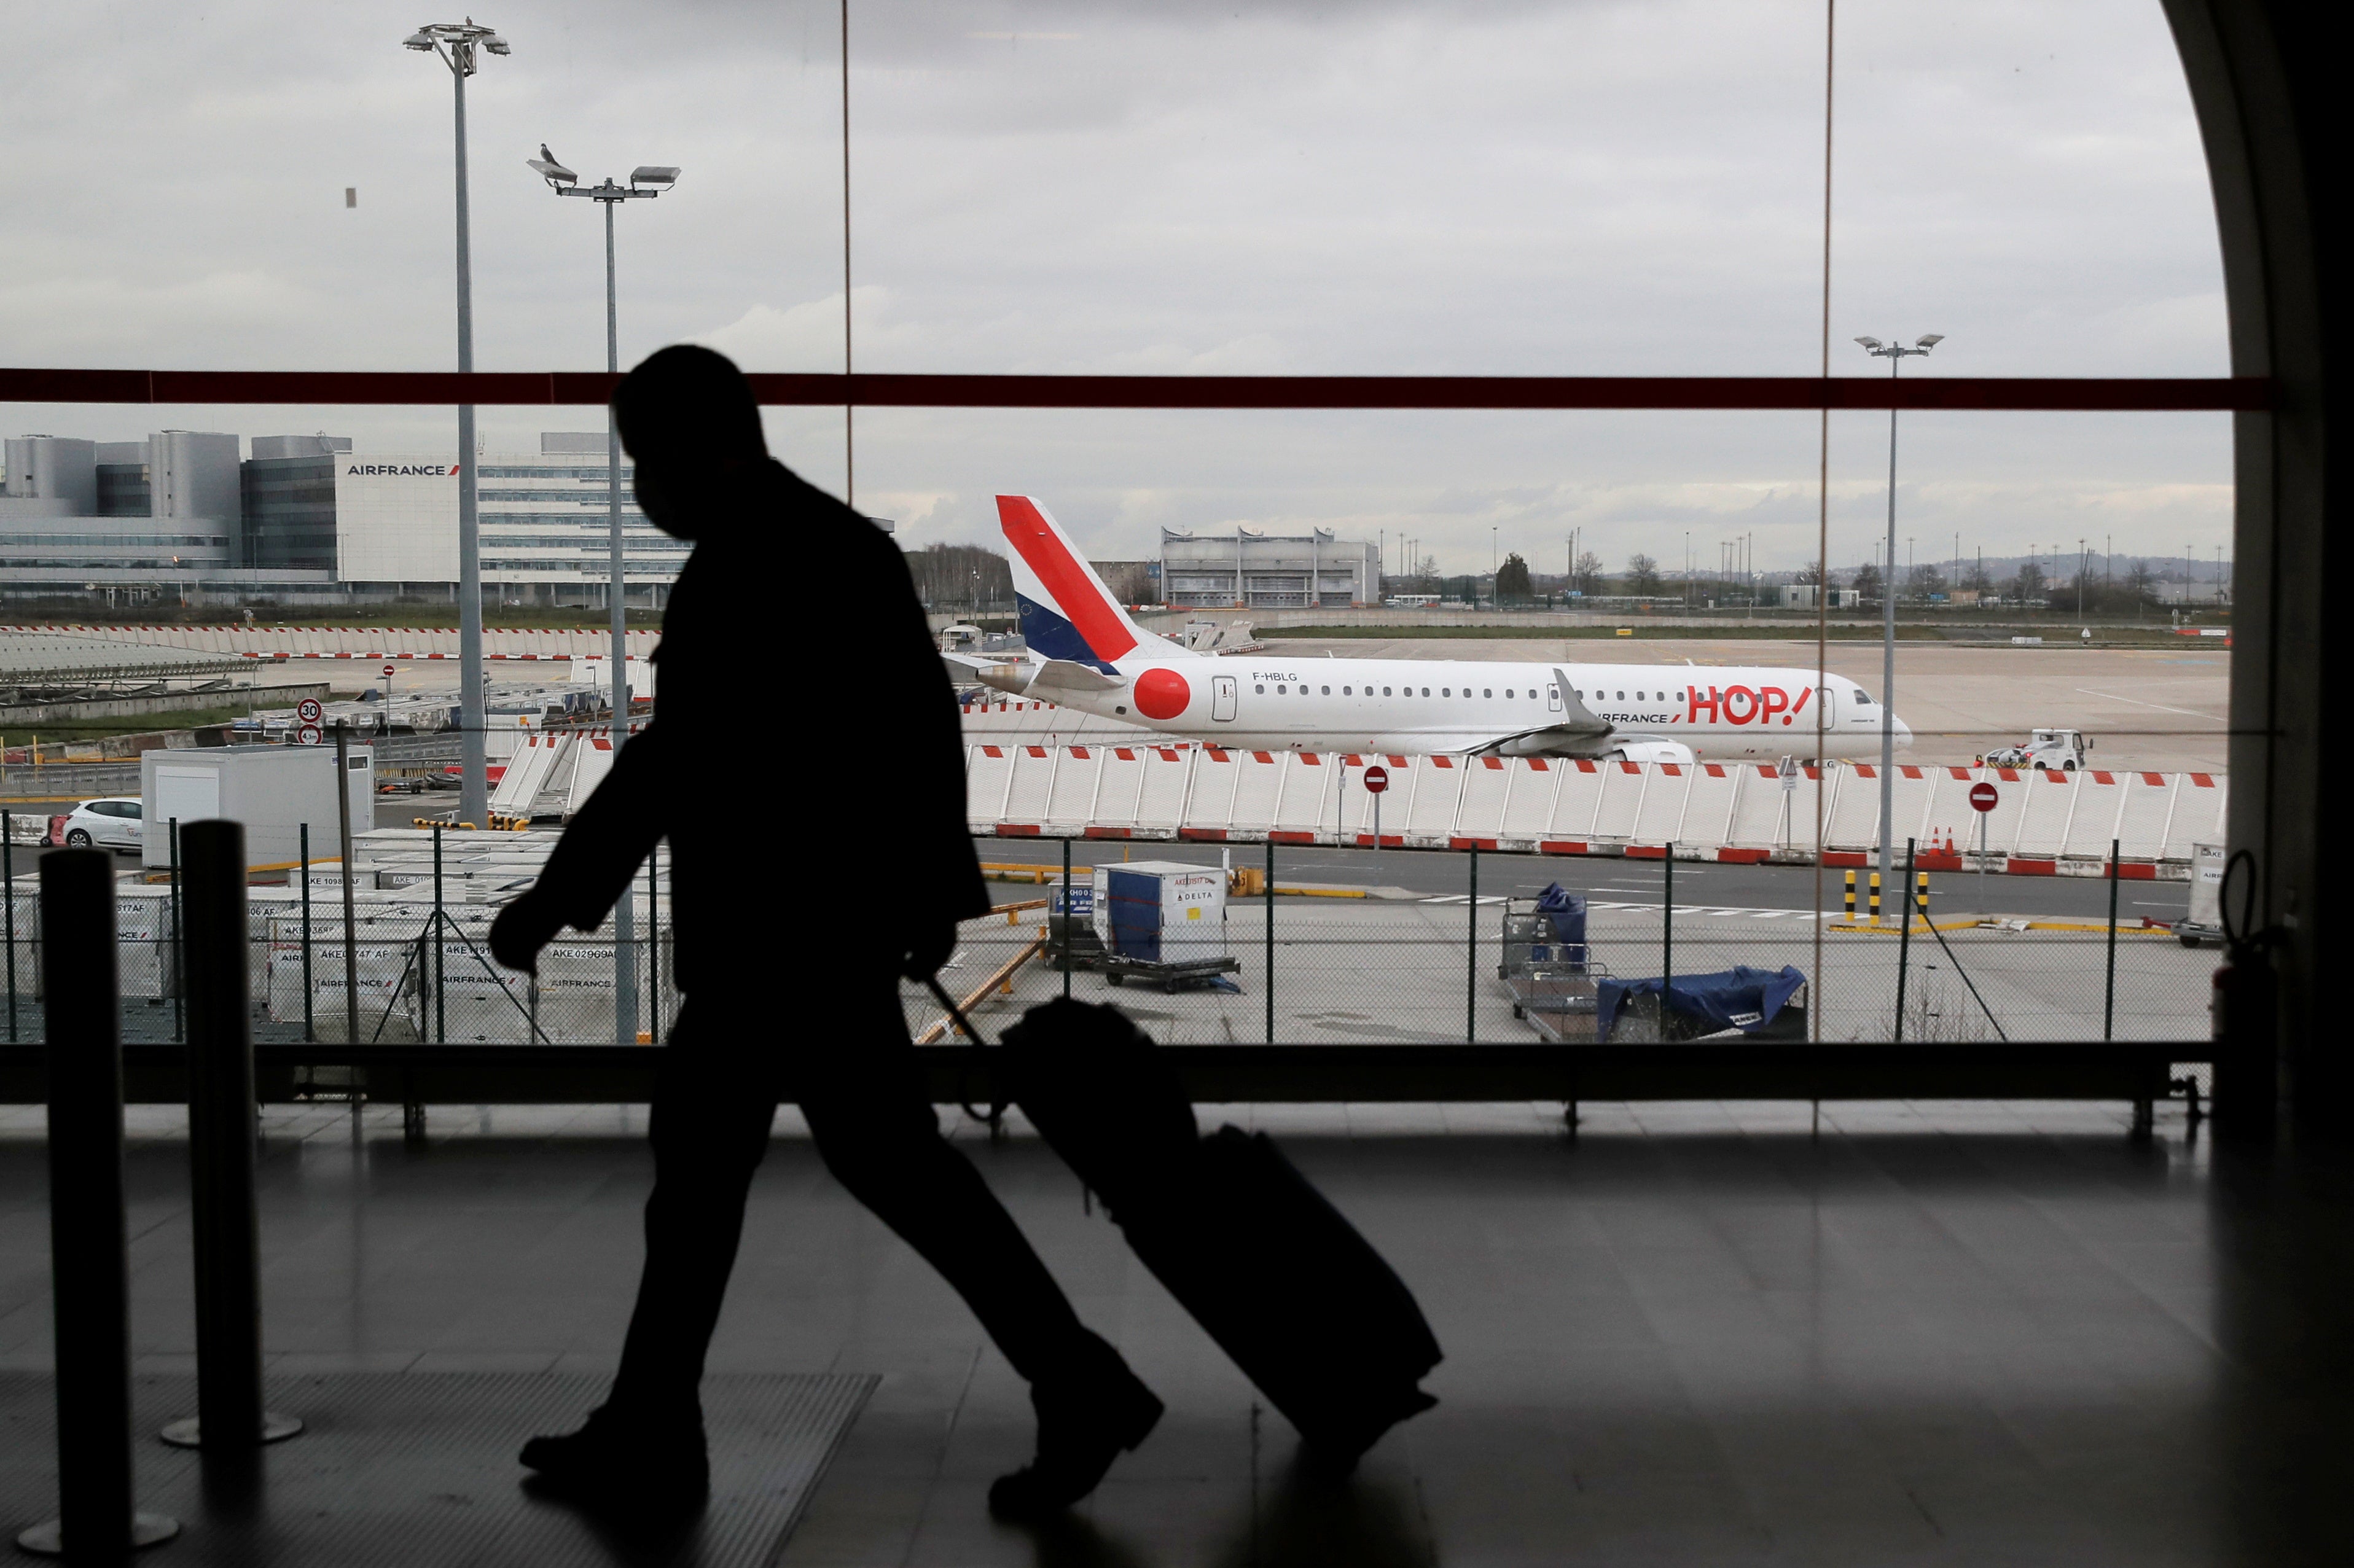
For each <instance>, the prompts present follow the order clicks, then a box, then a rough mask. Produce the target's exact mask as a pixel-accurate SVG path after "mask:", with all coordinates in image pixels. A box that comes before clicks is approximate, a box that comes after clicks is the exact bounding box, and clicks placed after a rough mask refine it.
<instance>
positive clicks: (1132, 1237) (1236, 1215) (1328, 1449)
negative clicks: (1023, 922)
mask: <svg viewBox="0 0 2354 1568" xmlns="http://www.w3.org/2000/svg"><path fill="white" fill-rule="evenodd" d="M935 990H936V991H937V990H938V988H937V987H935ZM941 1000H942V1001H947V998H946V996H945V994H943V995H942V997H941ZM950 1011H951V1012H954V1008H953V1006H951V1009H950ZM958 1022H960V1024H962V1023H963V1020H962V1018H961V1017H960V1018H959V1020H958ZM965 1032H966V1033H967V1034H968V1035H970V1036H971V1037H972V1038H973V1039H974V1040H975V1041H976V1042H978V1040H979V1038H980V1036H979V1035H977V1034H974V1033H973V1032H972V1030H971V1028H970V1025H965ZM1002 1049H1003V1051H1004V1053H1005V1063H1004V1065H1005V1067H1006V1069H1007V1074H1006V1075H1007V1078H1008V1080H1009V1083H1010V1086H1011V1089H1012V1094H1013V1101H1014V1103H1015V1104H1017V1105H1019V1106H1020V1107H1022V1110H1023V1114H1024V1115H1026V1116H1027V1117H1028V1118H1030V1120H1031V1121H1032V1122H1033V1123H1034V1125H1035V1126H1036V1127H1037V1128H1038V1130H1039V1132H1040V1134H1041V1135H1042V1136H1044V1138H1045V1139H1046V1141H1047V1142H1048V1143H1050V1144H1052V1145H1053V1146H1054V1148H1055V1152H1057V1153H1058V1154H1060V1155H1062V1157H1063V1159H1064V1160H1066V1162H1067V1163H1068V1164H1069V1165H1070V1167H1071V1169H1072V1170H1073V1171H1075V1172H1076V1173H1077V1175H1078V1177H1079V1179H1080V1180H1081V1181H1084V1182H1086V1183H1087V1186H1088V1187H1089V1188H1091V1189H1092V1190H1093V1191H1094V1192H1097V1194H1098V1195H1099V1196H1101V1197H1102V1199H1103V1200H1104V1203H1105V1205H1106V1207H1107V1208H1108V1209H1109V1210H1110V1212H1111V1214H1112V1217H1113V1219H1114V1220H1115V1221H1117V1222H1118V1223H1119V1226H1120V1229H1121V1231H1122V1232H1123V1233H1124V1234H1126V1235H1127V1238H1128V1243H1129V1246H1130V1248H1132V1249H1133V1250H1134V1252H1135V1253H1136V1255H1137V1256H1138V1257H1139V1258H1140V1260H1141V1261H1142V1262H1143V1264H1144V1266H1146V1267H1148V1268H1150V1270H1152V1272H1153V1274H1154V1276H1155V1277H1158V1278H1159V1279H1160V1281H1161V1284H1163V1285H1165V1286H1166V1287H1168V1288H1169V1291H1170V1293H1171V1294H1172V1295H1173V1296H1175V1297H1176V1298H1177V1299H1178V1300H1179V1301H1180V1302H1181V1303H1182V1304H1183V1306H1184V1308H1185V1309H1186V1310H1187V1311H1188V1312H1190V1313H1192V1314H1193V1319H1194V1320H1195V1321H1196V1322H1198V1323H1200V1324H1201V1325H1202V1327H1203V1328H1204V1330H1207V1331H1208V1333H1209V1335H1210V1337H1211V1338H1212V1339H1214V1340H1216V1341H1217V1342H1218V1345H1219V1347H1220V1348H1221V1349H1223V1350H1224V1351H1225V1352H1226V1353H1227V1354H1228V1355H1230V1356H1232V1357H1233V1358H1234V1360H1235V1364H1236V1365H1238V1366H1240V1367H1241V1368H1242V1370H1243V1371H1244V1372H1245V1373H1246V1374H1247V1375H1248V1376H1249V1378H1250V1380H1251V1381H1252V1382H1253V1383H1256V1384H1257V1385H1258V1388H1259V1390H1260V1392H1262V1393H1265V1394H1266V1395H1267V1400H1268V1402H1269V1403H1271V1404H1274V1406H1275V1407H1276V1408H1277V1409H1278V1410H1279V1411H1281V1412H1282V1413H1283V1414H1284V1416H1285V1417H1286V1418H1287V1419H1288V1420H1289V1421H1290V1422H1291V1424H1292V1425H1294V1426H1295V1427H1297V1428H1299V1434H1300V1436H1301V1437H1302V1438H1303V1439H1305V1440H1306V1442H1307V1444H1308V1446H1309V1449H1310V1454H1311V1455H1312V1456H1313V1457H1314V1458H1315V1460H1316V1462H1317V1463H1318V1464H1320V1466H1322V1467H1325V1468H1327V1469H1330V1470H1334V1471H1346V1470H1347V1469H1348V1468H1349V1467H1352V1466H1353V1465H1354V1464H1355V1463H1356V1461H1357V1458H1358V1457H1359V1456H1360V1455H1362V1454H1363V1452H1364V1451H1365V1450H1366V1449H1367V1448H1370V1447H1371V1446H1373V1444H1374V1442H1375V1441H1377V1440H1378V1439H1379V1438H1380V1437H1381V1436H1382V1434H1383V1433H1384V1432H1386V1431H1388V1430H1389V1428H1390V1427H1391V1426H1393V1425H1395V1424H1396V1423H1398V1422H1400V1421H1403V1420H1405V1418H1407V1417H1408V1416H1411V1415H1415V1414H1419V1413H1420V1412H1422V1411H1425V1410H1427V1409H1429V1408H1430V1407H1431V1406H1432V1405H1433V1404H1437V1400H1436V1399H1434V1398H1433V1397H1432V1396H1431V1395H1429V1394H1427V1393H1424V1392H1423V1391H1422V1390H1421V1389H1420V1388H1419V1387H1418V1386H1416V1385H1417V1384H1418V1383H1420V1382H1421V1380H1422V1378H1423V1377H1424V1376H1425V1375H1426V1373H1428V1372H1429V1371H1430V1370H1431V1368H1433V1367H1435V1366H1437V1364H1438V1361H1439V1359H1440V1356H1441V1354H1442V1352H1441V1351H1440V1350H1439V1348H1438V1341H1437V1339H1436V1338H1434V1337H1433V1335H1432V1334H1431V1331H1430V1325H1429V1324H1428V1323H1427V1322H1426V1321H1425V1319H1424V1318H1423V1315H1422V1309H1421V1308H1420V1307H1418V1306H1417V1305H1416V1302H1415V1299H1414V1296H1413V1293H1412V1292H1411V1291H1409V1290H1407V1288H1406V1287H1405V1282H1404V1281H1403V1280H1401V1279H1399V1278H1398V1277H1397V1274H1396V1271H1395V1270H1394V1269H1392V1268H1391V1267H1390V1266H1389V1265H1388V1264H1387V1263H1386V1262H1384V1260H1383V1258H1382V1255H1380V1254H1379V1253H1377V1252H1375V1251H1374V1250H1373V1247H1372V1246H1371V1245H1368V1244H1367V1242H1366V1241H1365V1239H1364V1237H1363V1236H1362V1235H1360V1234H1357V1230H1356V1227H1355V1226H1353V1225H1352V1224H1350V1223H1349V1222H1348V1220H1347V1219H1346V1218H1344V1217H1343V1216H1342V1215H1341V1212H1340V1211H1339V1210H1338V1209H1335V1208H1334V1207H1333V1206H1332V1205H1331V1202H1329V1201H1327V1200H1326V1199H1325V1197H1324V1195H1323V1194H1322V1193H1321V1192H1318V1191H1317V1190H1316V1188H1315V1187H1314V1186H1313V1185H1312V1184H1310V1182H1309V1181H1308V1180H1307V1178H1306V1177H1304V1176H1302V1175H1301V1174H1300V1173H1299V1170H1298V1169H1297V1168H1296V1167H1294V1166H1293V1165H1292V1163H1291V1161H1290V1160H1287V1159H1286V1158H1284V1155H1283V1151H1282V1150H1280V1149H1278V1148H1277V1147H1276V1145H1275V1143H1274V1141H1273V1140H1272V1139H1269V1138H1267V1135H1266V1134H1264V1133H1258V1134H1251V1133H1246V1132H1243V1131H1241V1130H1240V1129H1239V1128H1233V1127H1225V1128H1219V1129H1218V1131H1216V1132H1215V1133H1213V1134H1211V1135H1210V1136H1209V1137H1207V1138H1204V1137H1202V1136H1201V1135H1200V1133H1199V1131H1198V1129H1197V1128H1196V1126H1195V1123H1194V1120H1193V1105H1192V1103H1191V1102H1190V1101H1189V1100H1188V1099H1187V1098H1186V1097H1185V1092H1184V1089H1183V1087H1182V1085H1180V1084H1179V1083H1178V1081H1177V1077H1176V1075H1175V1073H1174V1072H1172V1070H1171V1068H1170V1066H1169V1065H1168V1063H1167V1061H1166V1060H1165V1059H1164V1058H1162V1057H1161V1054H1160V1051H1159V1048H1158V1047H1156V1046H1155V1045H1154V1044H1153V1043H1152V1042H1151V1040H1150V1038H1149V1037H1147V1036H1146V1035H1145V1034H1144V1033H1141V1032H1140V1031H1139V1030H1138V1029H1137V1028H1136V1026H1135V1025H1134V1024H1132V1023H1130V1022H1129V1021H1128V1019H1127V1017H1126V1016H1125V1015H1123V1014H1122V1013H1120V1012H1119V1011H1118V1010H1117V1009H1115V1008H1110V1007H1100V1006H1094V1005H1091V1004H1088V1003H1086V1002H1075V1001H1068V1000H1061V1001H1051V1002H1048V1003H1046V1004H1044V1006H1041V1007H1034V1008H1032V1009H1031V1010H1030V1011H1029V1012H1027V1013H1026V1014H1024V1015H1023V1021H1022V1022H1020V1023H1018V1024H1015V1025H1014V1026H1013V1028H1011V1029H1008V1030H1007V1031H1006V1032H1005V1036H1004V1040H1003V1044H1002Z"/></svg>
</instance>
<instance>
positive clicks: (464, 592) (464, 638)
mask: <svg viewBox="0 0 2354 1568" xmlns="http://www.w3.org/2000/svg"><path fill="white" fill-rule="evenodd" d="M401 44H402V47H403V48H410V49H415V50H417V51H418V52H419V53H420V54H433V55H439V56H440V58H441V63H442V64H443V65H445V66H448V67H449V68H450V79H451V84H452V87H453V89H454V90H455V92H456V95H457V164H458V368H459V370H460V371H461V372H464V371H471V370H472V369H473V368H474V264H473V241H472V232H471V230H472V224H471V220H470V216H469V204H468V197H467V191H466V79H467V78H468V77H470V76H472V75H473V74H474V72H475V71H476V69H479V62H478V60H477V58H476V56H477V53H478V51H487V52H489V53H491V54H494V55H504V54H508V53H510V52H512V51H511V50H510V49H509V48H508V47H507V41H506V40H505V39H504V38H503V37H499V35H498V34H497V33H496V32H495V31H493V29H491V28H489V27H485V26H482V25H481V24H480V23H478V22H476V21H475V20H474V19H473V18H472V16H469V17H467V18H466V19H465V20H464V21H463V22H433V23H429V24H427V25H426V26H422V27H419V28H418V29H417V31H415V32H414V33H411V34H410V35H409V36H408V37H406V38H404V39H402V40H401ZM474 448H475V440H474V406H473V405H472V403H461V404H460V405H459V407H458V748H459V750H458V755H459V759H460V764H461V766H460V768H459V793H458V819H459V821H466V822H473V823H475V824H477V825H479V826H487V825H488V824H489V822H490V820H491V785H490V756H489V752H488V751H487V749H486V748H485V744H484V734H483V732H484V730H485V729H486V728H487V727H488V726H489V717H488V714H487V708H488V704H487V703H486V701H485V700H484V694H483V690H482V684H483V680H482V516H481V508H480V505H479V501H480V492H479V491H478V490H477V488H476V484H475V480H476V477H477V476H476V473H475V469H476V467H477V465H476V463H475V461H474V459H475V456H476V453H475V450H474Z"/></svg>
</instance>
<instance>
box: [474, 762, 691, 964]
mask: <svg viewBox="0 0 2354 1568" xmlns="http://www.w3.org/2000/svg"><path fill="white" fill-rule="evenodd" d="M661 735H662V726H661V722H660V721H659V720H657V721H655V722H654V723H652V724H650V725H648V726H646V728H645V730H644V732H643V733H642V734H640V735H638V736H635V737H633V738H632V739H631V740H630V742H629V743H628V744H627V745H625V746H623V747H621V749H620V754H619V755H618V756H616V757H615V758H613V768H612V771H611V772H610V773H608V774H606V775H605V779H604V782H602V783H600V784H599V785H598V786H597V788H596V789H595V790H594V791H593V792H592V793H591V794H590V795H589V797H588V804H586V805H584V806H582V807H581V808H580V810H578V812H576V813H574V815H573V818H572V821H570V822H569V823H567V825H566V826H565V829H564V836H563V837H561V838H559V839H558V840H557V842H556V850H555V853H552V854H550V855H549V856H548V857H547V865H546V868H545V869H544V870H542V871H541V872H540V874H539V880H538V881H537V882H536V883H535V884H533V885H532V887H531V889H530V891H528V892H526V893H525V894H524V895H523V896H522V897H520V898H517V899H516V900H514V902H513V903H512V904H509V905H508V906H506V907H505V908H504V909H502V910H501V911H499V916H498V918H497V919H496V920H494V921H493V923H492V925H491V956H492V957H493V958H494V959H498V961H499V962H500V963H502V964H504V965H505V966H506V967H507V968H509V969H530V968H532V967H533V964H534V963H535V960H536V959H537V958H538V956H539V949H540V948H544V947H546V945H547V943H548V941H549V939H550V938H553V937H554V936H555V935H556V933H557V928H558V927H564V926H569V927H572V928H573V929H575V930H578V931H593V930H595V929H596V928H597V927H599V926H601V925H603V924H604V922H605V916H607V915H609V914H610V913H611V912H612V908H613V906H614V905H615V904H617V903H619V902H620V897H621V895H622V894H623V892H625V891H626V890H627V889H628V887H629V885H630V879H631V877H633V876H635V875H636V874H637V871H638V867H640V866H641V865H643V864H644V863H645V860H646V856H647V855H649V854H651V853H652V852H653V847H654V844H655V843H656V842H657V841H659V840H660V839H661V838H662V835H663V812H662V802H663V796H664V790H663V776H664V775H665V774H666V773H667V772H668V771H669V769H668V766H667V762H668V757H669V752H668V748H667V747H664V746H663V744H662V741H661V739H660V736H661Z"/></svg>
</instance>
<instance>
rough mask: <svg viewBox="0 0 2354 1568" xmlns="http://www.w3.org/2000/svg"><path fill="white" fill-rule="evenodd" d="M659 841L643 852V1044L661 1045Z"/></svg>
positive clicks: (660, 851) (660, 884)
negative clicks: (644, 884)
mask: <svg viewBox="0 0 2354 1568" xmlns="http://www.w3.org/2000/svg"><path fill="white" fill-rule="evenodd" d="M661 853H662V841H661V840H660V839H656V840H655V841H654V842H653V847H652V849H649V850H648V851H646V1043H647V1044H651V1045H659V1044H662V997H663V992H662V905H661V904H660V903H659V902H657V901H658V900H659V899H660V898H661V897H662V874H661V873H660V872H658V871H657V870H655V868H654V863H655V860H656V858H657V857H658V856H660V855H661Z"/></svg>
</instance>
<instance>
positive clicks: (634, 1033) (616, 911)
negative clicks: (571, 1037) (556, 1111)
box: [524, 142, 678, 1045]
mask: <svg viewBox="0 0 2354 1568" xmlns="http://www.w3.org/2000/svg"><path fill="white" fill-rule="evenodd" d="M524 162H525V164H528V165H530V166H531V168H532V169H534V170H535V171H536V172H537V173H538V175H539V177H540V178H541V179H544V180H546V182H547V188H548V189H550V190H552V191H554V192H555V193H556V194H557V196H586V197H588V199H589V200H590V201H593V202H596V203H597V204H598V205H599V206H600V207H603V208H604V209H605V373H606V374H607V375H609V376H618V375H620V372H621V317H620V306H619V304H618V303H617V301H616V294H615V290H614V284H613V209H614V208H615V207H619V206H620V204H621V203H623V202H625V201H635V200H638V199H640V198H652V197H653V196H660V195H662V194H663V192H664V191H666V190H668V189H670V188H671V186H673V185H676V184H677V183H678V171H677V170H676V169H674V168H671V167H668V166H666V165H661V164H639V165H638V166H637V167H636V168H634V169H631V171H630V183H629V184H628V185H615V184H614V183H613V176H612V175H606V176H605V183H604V184H602V185H588V186H586V187H584V186H582V185H581V184H580V176H579V175H576V174H574V173H573V172H572V171H571V170H570V169H567V168H566V167H565V166H564V165H563V164H559V163H557V161H556V154H553V153H550V152H549V151H548V150H547V143H545V142H542V143H540V144H539V156H538V157H536V158H525V160H524ZM605 534H606V540H607V544H608V547H609V549H610V553H611V564H610V576H611V586H610V588H607V589H606V597H607V599H609V600H610V605H611V609H612V612H613V751H614V753H615V755H616V756H617V757H618V756H619V754H620V749H621V747H622V745H623V743H625V742H626V741H627V740H628V739H629V738H630V630H629V599H630V585H629V578H628V577H627V576H626V575H625V574H624V567H625V564H626V562H625V557H624V553H623V550H622V539H621V427H620V422H619V421H618V420H617V419H616V418H615V417H614V414H613V405H612V403H611V402H610V400H608V401H607V403H606V405H605ZM630 899H631V895H630V894H628V893H626V892H625V893H623V894H622V895H621V898H620V902H619V903H618V904H616V905H614V906H613V1044H616V1045H634V1044H637V1043H638V965H637V959H636V957H635V956H634V952H633V948H632V944H634V943H635V941H636V940H637V931H636V929H635V927H636V925H637V920H636V918H635V916H634V915H633V914H632V913H631V907H630ZM654 972H655V970H654V969H653V966H652V964H649V965H648V966H647V973H649V974H652V973H654ZM654 1022H655V1023H656V1024H659V1023H660V1022H661V1021H660V1020H659V1019H656V1020H654Z"/></svg>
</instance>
